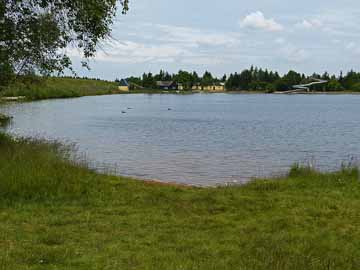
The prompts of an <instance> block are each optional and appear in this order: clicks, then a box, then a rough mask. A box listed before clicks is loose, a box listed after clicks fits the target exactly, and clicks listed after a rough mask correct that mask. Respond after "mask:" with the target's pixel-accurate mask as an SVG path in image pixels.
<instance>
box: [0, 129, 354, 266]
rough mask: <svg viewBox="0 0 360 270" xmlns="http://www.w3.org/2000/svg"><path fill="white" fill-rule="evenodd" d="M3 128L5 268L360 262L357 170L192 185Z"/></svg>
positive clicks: (0, 176)
mask: <svg viewBox="0 0 360 270" xmlns="http://www.w3.org/2000/svg"><path fill="white" fill-rule="evenodd" d="M68 151H69V148H67V147H64V146H61V144H58V143H51V142H44V141H40V140H31V139H30V140H29V139H14V138H11V137H9V136H7V135H4V134H0V269H6V270H15V269H16V270H17V269H31V270H32V269H91V270H95V269H154V270H155V269H156V270H162V269H164V270H165V269H175V270H180V269H204V270H205V269H206V270H208V269H359V268H360V261H359V258H360V215H359V213H358V212H359V210H358V209H360V184H359V170H358V169H357V168H355V167H343V168H342V169H341V170H340V171H339V172H334V173H320V172H317V171H315V170H313V169H309V168H304V167H301V166H294V167H293V168H292V169H291V171H290V173H289V175H288V176H286V177H282V178H279V179H273V180H256V181H252V182H250V183H249V184H247V185H244V186H232V187H218V188H195V187H181V186H170V185H159V184H156V183H149V182H142V181H137V180H132V179H128V178H123V177H115V176H107V175H100V174H97V173H95V172H94V171H92V170H90V169H88V168H87V166H86V165H84V164H82V165H79V164H76V163H75V162H72V161H69V160H68V159H66V157H67V156H69V152H68Z"/></svg>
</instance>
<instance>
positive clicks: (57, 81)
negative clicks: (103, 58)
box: [0, 77, 117, 100]
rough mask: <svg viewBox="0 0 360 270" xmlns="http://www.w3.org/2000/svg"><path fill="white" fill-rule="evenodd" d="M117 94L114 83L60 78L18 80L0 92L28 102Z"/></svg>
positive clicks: (5, 95) (4, 95)
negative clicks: (20, 97)
mask: <svg viewBox="0 0 360 270" xmlns="http://www.w3.org/2000/svg"><path fill="white" fill-rule="evenodd" d="M116 92H117V84H116V83H115V82H107V81H100V80H90V79H75V78H61V77H58V78H57V77H50V78H41V77H32V79H31V80H29V79H26V80H25V79H22V80H21V79H19V80H18V81H17V82H15V83H14V84H12V85H10V86H8V87H7V88H6V89H5V90H3V91H1V92H0V96H3V97H17V96H24V97H26V98H27V99H30V100H39V99H50V98H69V97H81V96H92V95H104V94H112V93H116Z"/></svg>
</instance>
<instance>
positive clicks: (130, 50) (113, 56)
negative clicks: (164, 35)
mask: <svg viewBox="0 0 360 270" xmlns="http://www.w3.org/2000/svg"><path fill="white" fill-rule="evenodd" d="M190 54H191V53H190V52H189V51H188V50H186V49H184V48H181V47H178V46H175V45H171V44H159V45H154V44H152V45H147V44H142V43H139V42H133V41H123V42H118V41H115V42H111V43H110V44H108V45H107V46H106V48H105V51H99V52H98V53H97V54H96V59H97V60H100V61H106V62H113V63H124V64H126V63H129V64H135V63H145V62H149V61H152V62H165V63H169V62H175V61H176V58H178V57H181V56H186V55H190Z"/></svg>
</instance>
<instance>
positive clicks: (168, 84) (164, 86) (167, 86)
mask: <svg viewBox="0 0 360 270" xmlns="http://www.w3.org/2000/svg"><path fill="white" fill-rule="evenodd" d="M156 86H157V87H158V88H159V89H161V90H177V89H178V84H177V83H176V82H174V81H157V82H156Z"/></svg>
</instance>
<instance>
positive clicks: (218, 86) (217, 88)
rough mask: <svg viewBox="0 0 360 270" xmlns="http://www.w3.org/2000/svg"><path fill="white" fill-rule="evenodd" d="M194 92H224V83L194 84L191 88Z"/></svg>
mask: <svg viewBox="0 0 360 270" xmlns="http://www.w3.org/2000/svg"><path fill="white" fill-rule="evenodd" d="M192 90H195V91H209V92H224V91H225V83H214V84H212V85H201V84H196V85H194V86H193V87H192Z"/></svg>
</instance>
